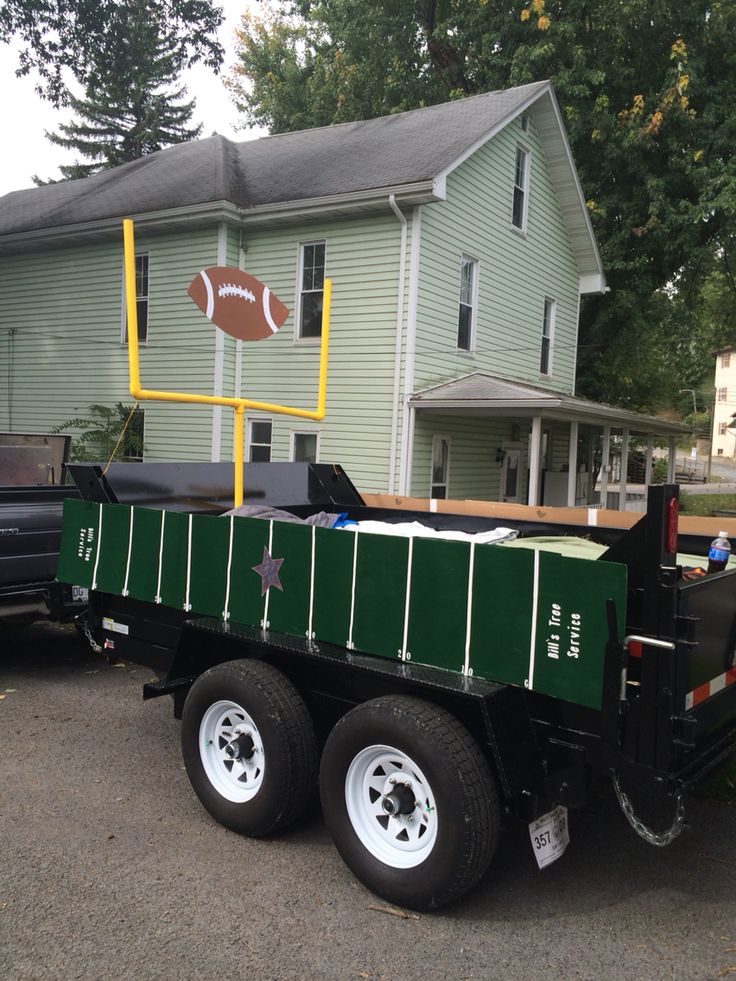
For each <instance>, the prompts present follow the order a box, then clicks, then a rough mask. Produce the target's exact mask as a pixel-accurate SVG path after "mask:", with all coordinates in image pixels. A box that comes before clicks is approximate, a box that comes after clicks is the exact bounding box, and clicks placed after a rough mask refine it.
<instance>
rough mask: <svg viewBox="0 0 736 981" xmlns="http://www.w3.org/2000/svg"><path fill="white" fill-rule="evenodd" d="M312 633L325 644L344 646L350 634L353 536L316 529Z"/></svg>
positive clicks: (326, 529)
mask: <svg viewBox="0 0 736 981" xmlns="http://www.w3.org/2000/svg"><path fill="white" fill-rule="evenodd" d="M315 542H316V551H315V557H314V611H313V614H312V632H313V634H314V636H315V637H319V639H320V640H323V641H325V642H326V643H328V644H339V645H340V646H341V647H345V646H346V645H347V642H348V635H349V631H350V594H351V591H352V581H353V547H354V536H353V535H352V534H349V533H347V532H340V533H337V534H336V533H335V532H334V531H332V530H331V529H329V528H317V529H315Z"/></svg>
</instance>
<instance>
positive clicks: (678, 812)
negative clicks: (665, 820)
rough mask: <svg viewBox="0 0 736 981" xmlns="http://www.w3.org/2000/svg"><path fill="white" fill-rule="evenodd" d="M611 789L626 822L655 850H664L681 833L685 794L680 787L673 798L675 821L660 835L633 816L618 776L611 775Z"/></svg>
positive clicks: (631, 805)
mask: <svg viewBox="0 0 736 981" xmlns="http://www.w3.org/2000/svg"><path fill="white" fill-rule="evenodd" d="M612 779H613V789H614V790H615V791H616V797H617V798H618V802H619V804H620V805H621V810H622V811H623V812H624V816H625V818H626V820H627V821H628V822H629V824H630V825H631V827H632V828H633V829H634V831H636V833H637V834H638V835H639V837H640V838H643V839H644V841H646V842H648V843H649V844H650V845H656V847H657V848H664V847H665V845H669V844H671V843H672V842H673V841H674V840H675V838H677V836H678V835H679V834H680V832H681V831H682V828H683V825H684V824H685V794H684V793H683V790H682V787H680V789H679V790H678V791H677V797H676V798H675V820H674V821H673V822H672V827H670V828H668V829H667V831H663V832H662V833H661V834H657V832H656V831H652V830H651V828H648V827H647V826H646V824H644V822H643V821H640V820H639V818H638V817H637V816H636V815H635V814H634V807H633V804H632V803H631V801H630V799H629V797H628V796H627V795H626V794H625V793H624V792H623V790H622V789H621V785H620V783H619V781H618V775H617V774H615V773H614V774H613V777H612Z"/></svg>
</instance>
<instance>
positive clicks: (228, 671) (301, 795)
mask: <svg viewBox="0 0 736 981" xmlns="http://www.w3.org/2000/svg"><path fill="white" fill-rule="evenodd" d="M228 705H231V706H233V708H232V709H228V708H227V706H228ZM237 710H239V711H237ZM248 717H249V719H248ZM218 720H219V724H218ZM244 720H247V721H244ZM250 723H252V724H253V726H254V728H252V729H251V728H250V727H249V724H250ZM241 724H242V725H241ZM239 726H241V727H242V728H244V729H246V730H247V733H250V736H249V735H248V734H247V733H246V734H244V735H239V736H238V739H246V740H248V739H249V738H250V739H251V742H250V744H249V745H246V746H245V747H239V748H238V750H237V752H238V753H240V754H241V758H240V759H239V760H232V761H231V760H228V759H227V758H226V751H225V747H226V746H227V745H228V744H232V743H235V742H237V741H238V739H233V738H231V736H232V733H233V732H234V731H235V732H236V731H237V730H238V727H239ZM228 727H229V728H228ZM208 733H209V734H210V735H214V734H215V733H219V735H217V736H215V738H214V739H211V740H209V741H207V740H206V738H205V737H206V735H207V734H208ZM224 733H229V735H227V736H225V735H224ZM251 737H252V738H251ZM205 743H207V744H206V745H205ZM181 746H182V755H183V757H184V765H185V767H186V771H187V774H188V776H189V780H190V782H191V784H192V787H193V788H194V791H195V793H196V794H197V796H198V797H199V799H200V801H201V802H202V804H203V805H204V806H205V808H206V809H207V810H208V811H209V812H210V814H211V815H212V817H213V818H215V820H216V821H219V823H220V824H223V825H224V826H225V827H226V828H230V829H232V830H233V831H237V832H239V833H240V834H245V835H249V836H251V837H254V838H257V837H260V836H262V835H267V834H271V833H272V832H274V831H278V830H280V829H281V828H284V827H286V826H287V825H289V824H291V823H292V822H293V821H295V820H296V819H297V818H298V817H299V816H300V815H301V814H302V812H303V811H304V809H305V808H306V806H307V804H308V803H309V800H310V798H311V797H312V795H313V793H314V791H315V789H316V786H317V761H318V753H317V739H316V736H315V732H314V725H313V723H312V719H311V716H310V715H309V711H308V710H307V706H306V705H305V703H304V699H303V698H302V697H301V695H300V694H299V692H298V691H297V690H296V688H295V687H294V686H293V685H292V683H291V682H290V681H289V679H288V678H287V677H286V676H285V675H284V674H282V672H281V671H278V670H277V669H276V668H274V667H273V666H272V665H270V664H266V663H265V662H263V661H250V660H247V661H246V660H242V661H227V662H225V663H224V664H218V665H217V666H216V667H214V668H211V669H210V670H209V671H206V672H205V673H204V674H202V675H200V677H199V678H197V680H196V681H195V682H194V684H193V685H192V687H191V689H190V691H189V694H188V695H187V699H186V702H185V703H184V712H183V715H182V727H181ZM231 751H232V750H231ZM246 757H248V758H247V759H246ZM229 763H231V764H232V765H231V766H228V764H229ZM237 773H240V774H241V777H237V776H236V774H237ZM241 781H242V783H241ZM241 787H242V789H241ZM248 795H251V796H248Z"/></svg>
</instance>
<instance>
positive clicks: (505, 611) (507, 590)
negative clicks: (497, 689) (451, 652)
mask: <svg viewBox="0 0 736 981" xmlns="http://www.w3.org/2000/svg"><path fill="white" fill-rule="evenodd" d="M474 565H475V569H474V575H473V611H472V619H471V637H470V667H471V668H472V671H473V674H475V675H478V676H479V677H481V678H490V679H491V680H493V681H499V682H505V683H507V684H510V685H523V684H524V681H525V679H526V678H527V674H528V670H529V642H530V637H531V633H530V631H531V622H532V609H533V589H534V553H532V552H528V551H526V550H525V549H511V548H507V549H502V548H500V547H499V546H496V545H479V546H477V547H476V549H475V563H474Z"/></svg>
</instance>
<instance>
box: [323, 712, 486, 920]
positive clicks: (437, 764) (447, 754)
mask: <svg viewBox="0 0 736 981" xmlns="http://www.w3.org/2000/svg"><path fill="white" fill-rule="evenodd" d="M383 748H387V749H388V752H387V753H384V754H383V755H382V754H381V752H380V751H381V750H382V749H383ZM392 752H393V753H394V754H395V755H396V756H397V757H398V759H397V761H396V762H391V761H390V757H391V754H392ZM384 757H385V759H384ZM402 757H403V759H404V760H407V759H408V762H402ZM386 761H389V762H388V763H387V762H386ZM394 767H395V769H394ZM384 774H385V778H386V784H385V787H386V790H384V791H383V792H382V794H383V796H380V797H379V792H378V791H377V790H376V789H375V788H376V786H379V785H380V784H381V783H382V781H383V779H384V776H383V775H384ZM392 774H394V776H393V777H392ZM348 777H349V782H348ZM319 779H320V795H321V798H322V809H323V812H324V817H325V822H326V824H327V827H328V829H329V831H330V833H331V835H332V839H333V841H334V843H335V846H336V847H337V850H338V851H339V852H340V855H341V856H342V858H343V860H344V861H345V864H346V865H347V866H348V868H349V869H350V870H351V871H352V872H353V873H354V874H355V876H357V878H358V879H360V881H361V882H362V883H363V884H364V885H366V886H367V887H368V888H369V889H371V890H372V891H373V892H375V893H377V894H378V895H379V896H382V897H383V898H384V899H387V900H389V901H390V902H392V903H397V904H398V905H400V906H407V907H409V908H410V909H417V910H429V909H436V908H437V907H439V906H443V905H445V904H446V903H449V902H451V901H452V900H455V899H458V898H459V897H460V896H462V895H463V894H464V893H466V892H467V891H468V890H469V889H471V888H472V887H473V886H474V885H475V884H476V883H477V882H478V881H479V879H480V878H481V877H482V876H483V875H484V873H485V872H486V870H487V868H488V866H489V864H490V862H491V859H492V858H493V855H494V854H495V851H496V847H497V844H498V832H499V825H500V807H499V802H498V793H497V790H496V784H495V781H494V778H493V776H492V774H491V770H490V767H489V764H488V761H487V760H486V758H485V757H484V756H483V754H482V752H481V750H480V748H479V746H478V745H477V743H476V742H475V740H474V739H473V738H472V736H471V735H470V733H469V732H468V731H467V729H466V728H465V727H464V726H463V725H462V724H461V723H460V722H458V720H457V719H455V718H454V717H453V716H452V715H450V713H449V712H446V711H445V710H444V709H442V708H438V707H437V706H435V705H432V704H431V703H429V702H425V701H422V700H421V699H418V698H411V697H407V696H387V697H385V698H377V699H374V700H373V701H370V702H365V703H363V704H362V705H359V706H358V707H357V708H355V709H353V710H352V711H350V712H348V713H347V715H344V716H343V717H342V719H341V720H340V721H339V722H338V723H337V725H336V726H335V728H334V729H333V730H332V732H331V733H330V736H329V738H328V740H327V743H326V745H325V748H324V752H323V753H322V762H321V765H320V778H319ZM369 783H370V784H371V787H370V788H369V787H368V784H369ZM397 783H398V785H399V787H400V790H401V795H403V797H404V798H407V797H408V799H407V800H405V801H404V802H403V803H402V801H401V800H399V801H398V803H400V804H401V806H402V807H404V809H405V810H406V813H402V812H400V811H399V812H397V814H396V815H395V817H393V818H389V819H388V820H387V821H386V822H385V826H384V813H383V811H384V810H385V808H386V806H390V807H395V806H396V803H397V799H396V798H394V800H393V802H392V803H391V802H389V801H387V799H386V798H387V797H392V796H393V795H395V794H397V793H398V791H396V790H395V789H394V790H393V791H390V787H391V786H392V785H393V787H394V788H396V785H397ZM407 788H408V794H407ZM387 791H389V792H388V793H387ZM401 795H400V796H401ZM411 798H417V799H416V800H415V801H413V802H412V799H411ZM431 800H433V802H434V807H436V810H435V812H434V815H433V814H432V811H433V810H434V807H430V806H429V802H430V801H431ZM417 804H419V807H417V806H416V805H417ZM412 807H413V808H414V809H413V811H412V810H411V808H412ZM351 814H352V816H351ZM392 821H394V823H393V824H391V822H392ZM402 821H411V822H415V821H416V822H417V824H414V823H412V824H411V825H408V824H407V825H406V826H405V827H404V828H403V829H401V822H402ZM420 822H422V823H424V825H425V831H424V834H425V835H426V838H424V839H422V838H421V837H419V834H420V832H421V829H419V832H418V831H417V830H415V829H417V827H418V825H419V823H420ZM382 828H383V831H382V830H381V829H382ZM407 831H410V832H411V834H412V835H414V836H416V840H415V842H414V844H412V843H411V842H410V841H409V835H408V834H407V835H406V838H405V839H404V840H403V841H401V840H400V839H401V838H402V836H404V835H405V834H406V832H407ZM422 841H424V843H422ZM412 847H414V848H415V849H416V851H415V852H413V853H411V854H408V850H409V849H410V848H412ZM404 849H406V853H405V851H404ZM379 855H380V857H379ZM406 861H410V862H416V863H417V864H414V865H412V866H411V867H402V863H404V862H406Z"/></svg>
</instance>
